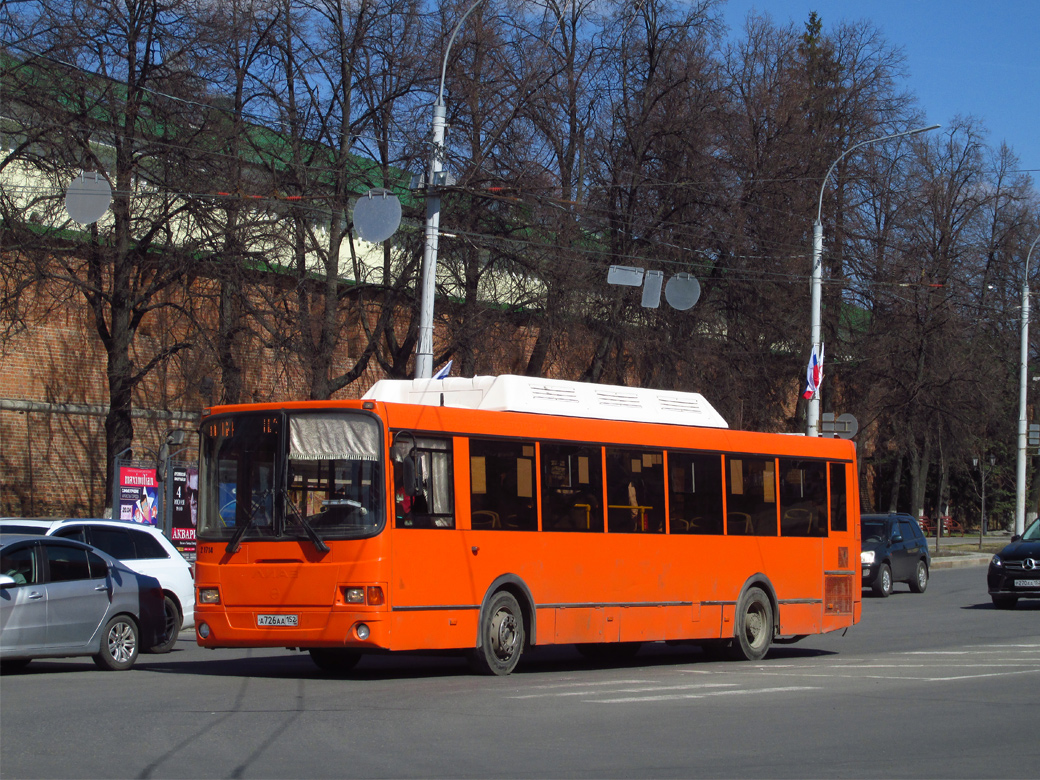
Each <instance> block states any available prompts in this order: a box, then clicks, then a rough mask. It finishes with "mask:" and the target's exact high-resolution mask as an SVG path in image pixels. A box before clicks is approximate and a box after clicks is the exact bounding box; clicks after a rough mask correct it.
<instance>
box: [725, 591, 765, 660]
mask: <svg viewBox="0 0 1040 780" xmlns="http://www.w3.org/2000/svg"><path fill="white" fill-rule="evenodd" d="M736 623H737V624H736V626H735V631H734V634H735V637H736V640H737V641H736V642H734V643H733V651H734V652H735V653H737V654H738V655H737V657H738V658H740V657H741V656H743V657H744V658H746V659H747V660H748V661H761V660H762V659H763V658H765V657H766V653H768V652H769V645H770V644H772V641H773V605H772V604H770V603H769V597H768V596H766V594H765V593H764V592H763V591H762V589H761V588H751V589H750V590H748V592H747V593H745V594H744V598H743V599H741V601H740V603H739V604H738V605H737V615H736Z"/></svg>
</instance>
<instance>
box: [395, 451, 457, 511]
mask: <svg viewBox="0 0 1040 780" xmlns="http://www.w3.org/2000/svg"><path fill="white" fill-rule="evenodd" d="M408 457H410V458H411V464H410V465H409V464H406V463H405V462H404V460H401V461H400V462H398V461H394V515H395V524H396V525H397V527H398V528H454V527H455V500H454V492H453V488H452V486H453V484H454V482H455V476H454V473H455V469H454V460H453V458H452V446H451V439H434V438H426V437H421V436H419V437H416V439H415V447H414V449H412V450H411V451H410V453H409V455H408ZM412 468H414V472H413V475H412V476H413V487H414V490H415V494H414V495H411V496H410V495H407V491H406V490H405V489H404V488H405V485H404V483H405V476H406V473H405V472H406V471H407V470H408V469H412Z"/></svg>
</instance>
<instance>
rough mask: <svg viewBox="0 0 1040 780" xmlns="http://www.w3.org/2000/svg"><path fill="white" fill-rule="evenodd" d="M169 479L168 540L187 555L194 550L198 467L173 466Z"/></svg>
mask: <svg viewBox="0 0 1040 780" xmlns="http://www.w3.org/2000/svg"><path fill="white" fill-rule="evenodd" d="M170 479H171V480H172V481H173V486H172V488H171V490H172V494H173V498H172V500H171V502H170V504H171V506H170V509H171V513H170V516H171V519H172V527H171V529H170V541H172V542H173V544H174V545H175V546H176V547H177V549H178V550H180V551H181V553H183V554H185V555H186V556H188V554H189V553H190V554H194V552H195V525H196V524H197V522H198V517H199V468H198V466H173V467H172V468H171V469H170Z"/></svg>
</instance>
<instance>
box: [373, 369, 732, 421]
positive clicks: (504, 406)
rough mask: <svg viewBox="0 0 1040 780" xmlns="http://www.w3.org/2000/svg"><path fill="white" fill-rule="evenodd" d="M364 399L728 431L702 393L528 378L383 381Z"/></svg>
mask: <svg viewBox="0 0 1040 780" xmlns="http://www.w3.org/2000/svg"><path fill="white" fill-rule="evenodd" d="M363 398H364V399H365V400H369V401H383V402H388V403H401V404H418V405H423V406H452V407H456V408H465V409H483V410H486V411H496V412H528V413H531V414H555V415H560V416H564V417H587V418H590V419H596V420H624V421H629V422H649V423H663V424H666V425H695V426H699V427H703V428H728V427H729V425H727V423H726V421H725V420H724V419H723V418H722V415H720V414H719V413H718V412H717V411H716V410H715V408H714V407H713V406H712V405H711V404H709V403H708V402H707V401H706V400H705V399H704V396H702V395H701V394H700V393H684V392H679V391H675V390H650V389H647V388H643V387H623V386H619V385H596V384H591V383H588V382H569V381H567V380H563V379H541V378H538V377H528V376H511V375H503V376H475V377H472V378H470V379H466V378H462V377H450V378H448V379H381V380H379V381H378V382H376V383H375V384H374V385H372V389H370V390H369V391H368V392H367V393H365V395H364V396H363Z"/></svg>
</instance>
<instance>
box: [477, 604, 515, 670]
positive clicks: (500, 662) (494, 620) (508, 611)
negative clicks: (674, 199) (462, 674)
mask: <svg viewBox="0 0 1040 780" xmlns="http://www.w3.org/2000/svg"><path fill="white" fill-rule="evenodd" d="M480 631H481V639H482V640H483V641H481V643H480V647H475V648H473V649H472V650H470V652H469V663H470V667H471V668H472V669H473V671H474V672H476V673H477V674H496V675H506V674H509V673H510V672H512V671H513V669H515V668H516V665H517V664H518V663H519V662H520V655H521V654H522V653H523V652H524V616H523V613H522V612H521V611H520V605H519V604H518V603H517V600H516V599H515V598H514V597H513V594H511V593H509V592H508V591H504V590H503V591H499V592H498V593H496V594H495V595H494V596H493V597H492V599H491V603H490V604H488V609H487V617H486V618H485V619H484V623H483V625H481V627H480Z"/></svg>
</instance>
